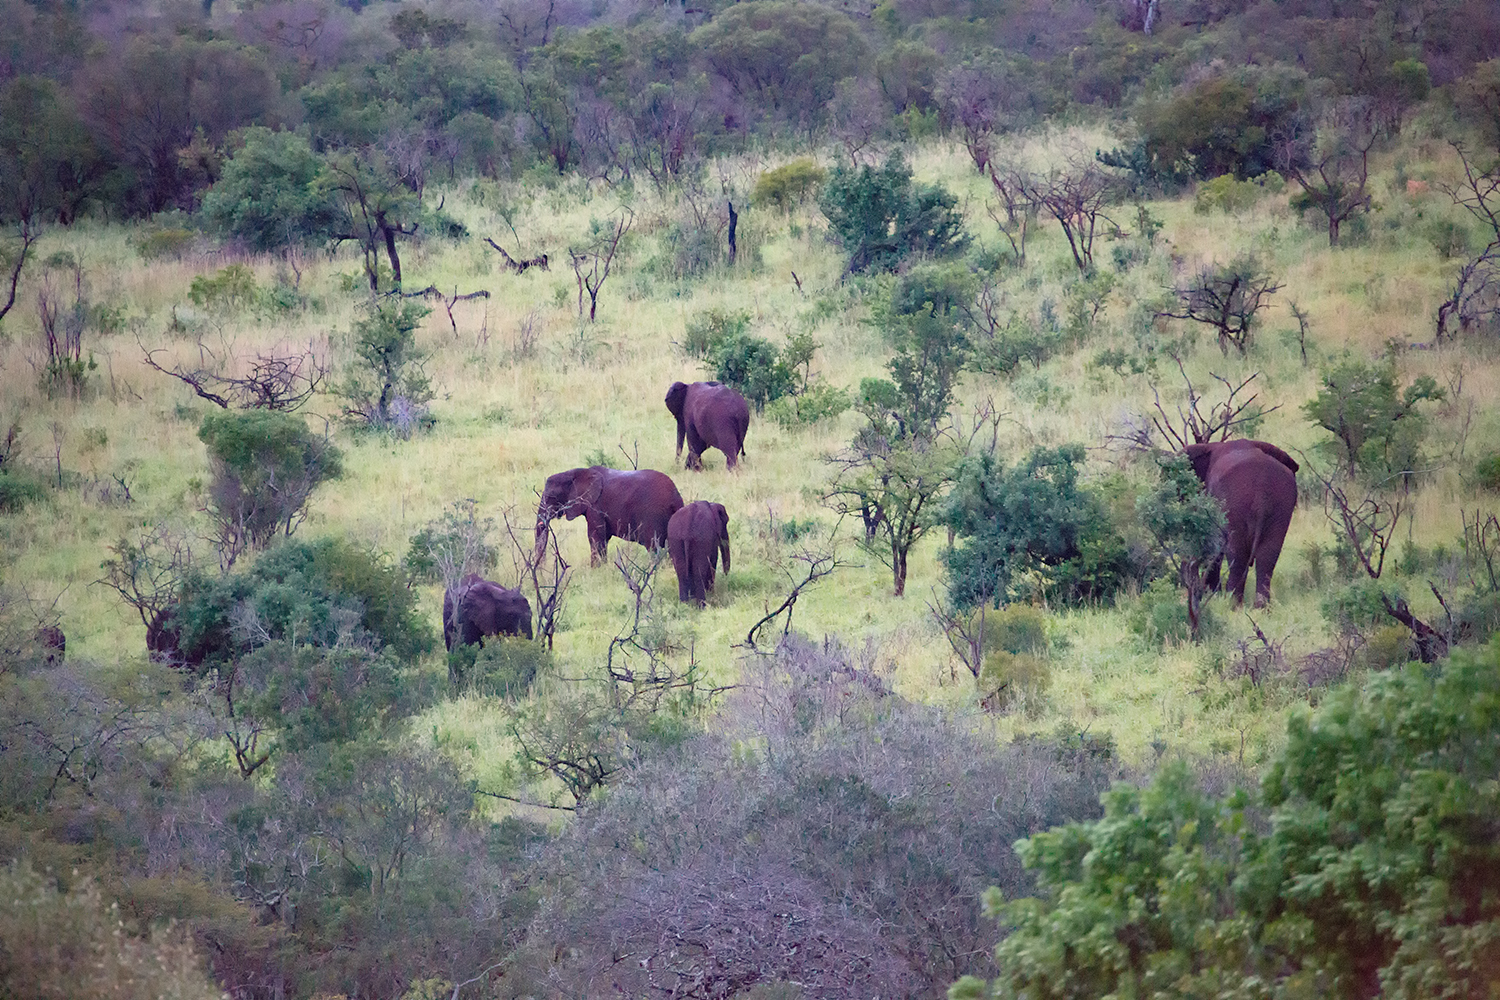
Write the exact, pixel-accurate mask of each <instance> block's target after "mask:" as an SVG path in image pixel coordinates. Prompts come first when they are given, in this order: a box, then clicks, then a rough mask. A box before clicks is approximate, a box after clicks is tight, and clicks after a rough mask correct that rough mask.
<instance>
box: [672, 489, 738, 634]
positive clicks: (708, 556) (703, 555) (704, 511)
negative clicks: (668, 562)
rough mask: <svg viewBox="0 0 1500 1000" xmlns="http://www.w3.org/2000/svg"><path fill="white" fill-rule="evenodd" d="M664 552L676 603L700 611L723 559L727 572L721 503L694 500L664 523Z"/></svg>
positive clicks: (725, 526)
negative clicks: (673, 577) (669, 558)
mask: <svg viewBox="0 0 1500 1000" xmlns="http://www.w3.org/2000/svg"><path fill="white" fill-rule="evenodd" d="M667 552H669V553H670V554H671V556H672V568H673V569H675V570H676V571H677V599H678V600H680V601H682V602H684V603H686V602H688V601H692V602H694V603H695V604H697V605H698V606H699V607H700V608H701V607H702V606H703V605H704V603H705V602H706V600H707V595H708V594H710V593H712V592H713V589H714V572H715V568H716V566H717V563H718V561H719V556H720V554H722V555H723V556H724V572H725V573H728V572H729V512H728V511H727V510H725V509H724V505H723V504H721V503H709V502H708V501H707V500H695V501H693V502H692V503H690V504H688V505H687V506H686V507H684V508H682V509H681V510H679V511H678V512H677V513H675V514H673V515H672V519H671V520H670V521H668V522H667Z"/></svg>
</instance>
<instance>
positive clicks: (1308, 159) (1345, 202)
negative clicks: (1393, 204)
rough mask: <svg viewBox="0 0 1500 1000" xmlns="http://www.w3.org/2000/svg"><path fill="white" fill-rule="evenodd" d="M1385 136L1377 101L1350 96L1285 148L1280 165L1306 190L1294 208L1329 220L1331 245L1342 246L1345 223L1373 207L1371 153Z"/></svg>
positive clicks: (1291, 135)
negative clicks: (1340, 233) (1340, 234)
mask: <svg viewBox="0 0 1500 1000" xmlns="http://www.w3.org/2000/svg"><path fill="white" fill-rule="evenodd" d="M1384 137H1385V124H1384V123H1383V122H1382V121H1381V119H1380V116H1379V109H1378V108H1377V107H1376V105H1375V103H1374V102H1373V101H1372V100H1371V99H1369V98H1366V97H1348V98H1341V99H1338V100H1335V101H1332V102H1330V103H1329V104H1328V105H1327V106H1326V107H1324V108H1323V109H1322V110H1321V111H1320V112H1319V113H1318V115H1317V116H1316V117H1315V118H1314V117H1311V116H1306V117H1304V118H1303V119H1302V120H1301V121H1300V122H1299V123H1298V127H1297V128H1295V129H1291V130H1289V131H1288V137H1287V138H1286V139H1285V140H1284V141H1283V142H1282V144H1281V147H1280V149H1279V151H1278V165H1279V166H1280V167H1281V170H1282V173H1284V174H1286V175H1287V176H1288V177H1290V178H1291V179H1292V180H1294V181H1296V182H1297V185H1298V186H1299V187H1301V188H1302V193H1301V194H1299V195H1297V196H1296V197H1295V198H1293V199H1292V207H1293V208H1296V209H1299V210H1307V209H1315V210H1317V212H1318V213H1319V214H1320V215H1322V216H1323V218H1324V219H1325V220H1327V223H1328V245H1329V246H1331V247H1336V246H1338V245H1339V232H1340V229H1341V227H1342V226H1343V224H1344V223H1346V222H1348V221H1349V220H1350V219H1353V218H1356V217H1358V216H1359V215H1361V214H1363V213H1364V212H1367V211H1369V209H1370V205H1371V197H1370V193H1369V190H1368V185H1369V179H1370V154H1371V153H1372V152H1373V151H1374V149H1375V147H1376V145H1377V144H1378V143H1379V142H1380V141H1381V140H1382V139H1383V138H1384Z"/></svg>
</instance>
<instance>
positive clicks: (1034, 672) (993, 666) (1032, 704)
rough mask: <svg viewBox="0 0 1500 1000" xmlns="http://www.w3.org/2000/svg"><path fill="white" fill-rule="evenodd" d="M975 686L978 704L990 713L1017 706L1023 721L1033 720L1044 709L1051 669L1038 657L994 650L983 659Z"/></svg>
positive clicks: (1039, 715) (1050, 683) (1050, 681)
mask: <svg viewBox="0 0 1500 1000" xmlns="http://www.w3.org/2000/svg"><path fill="white" fill-rule="evenodd" d="M975 683H976V685H977V686H978V688H979V703H980V704H981V705H983V706H984V707H985V708H987V709H989V710H990V711H992V712H1004V711H1008V710H1010V709H1012V708H1016V707H1019V708H1020V709H1021V710H1022V711H1023V712H1025V714H1026V717H1027V718H1029V719H1037V718H1041V715H1042V713H1043V712H1044V711H1045V710H1046V707H1047V706H1046V694H1047V689H1048V688H1049V687H1050V686H1051V685H1052V668H1051V666H1050V665H1049V664H1048V663H1047V661H1046V660H1044V659H1042V658H1041V657H1040V656H1033V655H1031V654H1030V653H1012V652H1011V651H1010V650H1007V649H997V650H995V651H994V652H992V653H990V654H989V655H987V656H986V657H985V658H984V666H983V667H982V668H981V669H980V671H979V677H978V678H977V680H976V682H975Z"/></svg>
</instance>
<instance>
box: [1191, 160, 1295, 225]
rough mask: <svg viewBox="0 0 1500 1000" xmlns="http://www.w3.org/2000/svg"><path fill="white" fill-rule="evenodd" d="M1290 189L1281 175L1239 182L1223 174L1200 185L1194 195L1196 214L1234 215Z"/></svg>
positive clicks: (1261, 176) (1274, 174)
mask: <svg viewBox="0 0 1500 1000" xmlns="http://www.w3.org/2000/svg"><path fill="white" fill-rule="evenodd" d="M1285 186H1286V182H1285V181H1283V180H1282V179H1281V175H1280V174H1278V173H1276V172H1275V171H1274V170H1273V171H1268V172H1267V173H1264V174H1261V175H1260V176H1259V177H1254V178H1251V179H1249V180H1238V179H1237V178H1236V177H1235V176H1234V175H1233V174H1220V175H1219V176H1218V177H1214V178H1212V179H1211V180H1206V181H1204V182H1203V183H1201V184H1199V185H1198V190H1197V192H1196V193H1195V194H1194V195H1193V211H1194V212H1196V213H1198V214H1199V215H1207V214H1208V213H1210V212H1225V213H1228V214H1234V213H1236V212H1244V211H1247V210H1249V209H1250V208H1253V207H1254V206H1255V203H1256V202H1258V201H1260V199H1261V198H1263V197H1264V196H1265V195H1266V193H1267V192H1271V193H1276V192H1279V191H1281V190H1282V189H1283V188H1284V187H1285Z"/></svg>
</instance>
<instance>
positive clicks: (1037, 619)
mask: <svg viewBox="0 0 1500 1000" xmlns="http://www.w3.org/2000/svg"><path fill="white" fill-rule="evenodd" d="M984 646H985V649H987V650H1004V651H1006V652H1008V653H1029V654H1031V655H1033V656H1046V655H1047V654H1048V652H1049V651H1050V650H1051V648H1052V641H1051V640H1050V639H1049V638H1048V636H1047V614H1046V612H1044V611H1043V610H1042V609H1041V608H1038V607H1034V606H1033V605H1030V604H1007V605H1006V606H1005V607H1003V608H1000V609H998V610H996V611H991V612H988V613H987V614H986V615H985V616H984Z"/></svg>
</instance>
